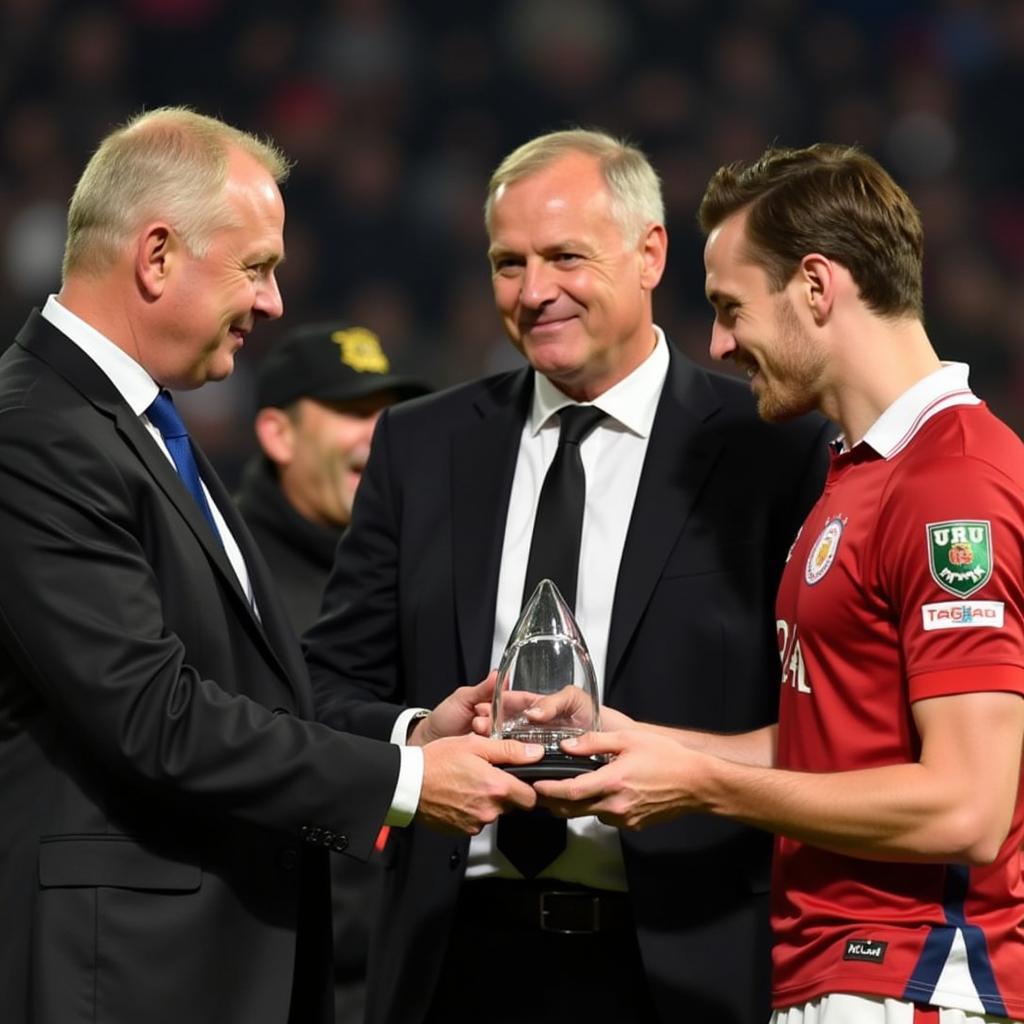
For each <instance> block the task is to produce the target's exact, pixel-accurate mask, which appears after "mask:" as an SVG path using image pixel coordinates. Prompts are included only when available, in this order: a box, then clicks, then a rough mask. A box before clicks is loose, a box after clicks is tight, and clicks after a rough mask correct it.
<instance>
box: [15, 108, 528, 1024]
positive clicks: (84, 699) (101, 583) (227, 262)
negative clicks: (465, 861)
mask: <svg viewBox="0 0 1024 1024" xmlns="http://www.w3.org/2000/svg"><path fill="white" fill-rule="evenodd" d="M286 170H287V163H286V162H285V160H284V159H283V157H282V156H281V155H280V154H279V153H278V152H277V151H276V150H275V149H274V148H273V147H271V146H269V145H268V144H265V143H263V142H261V141H260V140H257V139H255V138H253V137H251V136H249V135H246V134H244V133H242V132H240V131H238V130H236V129H234V128H231V127H230V126H228V125H226V124H224V123H223V122H220V121H217V120H215V119H212V118H208V117H203V116H202V115H199V114H195V113H193V112H191V111H188V110H183V109H165V110H157V111H153V112H151V113H149V114H145V115H142V116H141V117H139V118H136V119H134V120H133V121H132V122H130V123H129V124H128V125H126V126H124V127H123V128H120V129H118V130H117V131H115V132H113V133H112V134H111V135H110V136H108V137H107V139H105V140H104V142H103V144H102V145H101V146H100V148H99V149H98V150H97V152H96V153H95V154H94V156H93V158H92V159H91V160H90V162H89V164H88V166H87V167H86V169H85V172H84V173H83V175H82V177H81V179H80V181H79V183H78V187H77V188H76V191H75V195H74V197H73V199H72V202H71V209H70V215H69V234H68V243H67V250H66V254H65V265H64V281H63V287H62V289H61V292H60V294H59V295H57V296H51V297H50V299H49V300H48V301H47V303H46V305H45V307H44V308H43V310H42V312H39V311H34V312H33V313H32V315H31V317H30V318H29V320H28V323H27V324H26V325H25V327H24V328H23V330H22V331H21V333H20V334H19V335H18V338H17V341H16V343H15V344H14V345H13V346H11V348H10V349H9V350H8V351H7V352H6V353H5V354H4V356H3V358H2V359H0V451H2V452H3V456H2V458H0V563H2V565H3V571H2V572H0V907H2V908H3V940H2V941H0V994H2V998H3V1014H2V1015H3V1019H4V1021H5V1022H10V1024H64V1022H67V1021H71V1020H90V1021H110V1022H117V1024H127V1022H129V1021H132V1022H135V1021H146V1022H147V1024H182V1022H183V1021H189V1022H190V1024H284V1022H285V1021H290V1022H292V1024H329V1022H330V1021H332V1019H333V1014H332V1012H331V988H330V914H329V910H330V902H329V895H328V891H327V859H326V858H327V854H328V852H329V851H333V852H336V853H339V854H345V855H351V856H354V857H357V858H361V859H364V860H365V859H366V858H367V856H368V855H369V853H370V850H371V849H372V847H373V844H374V840H375V839H376V837H377V834H378V832H379V830H380V827H381V825H382V824H384V823H385V822H390V823H391V824H394V825H401V824H404V823H407V822H408V821H409V820H410V818H411V817H412V815H413V814H414V813H417V814H418V815H419V816H420V818H421V820H423V821H425V822H428V823H431V824H434V825H441V826H444V827H447V828H453V827H454V828H455V829H462V830H464V831H467V832H473V831H476V830H478V829H479V827H480V825H481V824H482V823H483V822H485V821H488V820H490V819H492V818H493V817H494V816H495V815H496V814H497V812H498V810H500V809H501V807H503V806H505V804H506V803H507V802H511V803H513V804H519V805H527V806H529V805H532V803H533V802H534V800H535V797H534V793H533V790H532V789H531V788H530V787H528V786H527V785H526V784H525V783H520V782H518V781H513V782H512V783H511V784H510V783H509V782H508V780H509V776H508V775H507V774H506V773H505V772H502V771H500V770H499V769H497V768H495V767H493V766H492V765H491V764H490V763H489V761H488V758H490V759H499V760H500V759H504V758H505V757H507V756H509V755H511V756H512V757H520V756H526V754H525V753H524V750H523V748H522V747H521V746H519V745H515V744H511V743H508V744H495V743H491V742H489V741H480V738H479V737H474V738H473V740H474V743H473V744H472V745H471V744H466V743H465V742H462V741H460V740H456V741H455V742H454V743H453V742H452V741H448V740H446V741H443V742H441V743H438V744H434V745H433V746H432V747H431V749H430V750H428V751H424V752H422V753H420V752H418V751H415V750H412V749H411V748H406V749H404V750H400V749H399V748H398V747H397V746H395V745H391V744H386V743H376V742H370V741H368V740H366V739H364V738H361V737H350V736H343V735H340V734H338V733H336V732H334V731H333V730H331V729H330V728H328V727H327V726H324V725H319V724H317V723H314V722H312V721H309V719H310V718H311V717H312V711H313V701H312V693H311V691H310V687H309V680H308V677H307V676H306V674H305V670H304V666H303V662H302V658H301V652H300V650H299V647H298V643H297V641H296V639H295V638H294V634H293V633H292V632H291V631H290V629H289V627H288V623H287V619H286V617H285V613H284V610H283V608H282V607H281V605H280V603H279V601H278V599H277V595H276V594H275V589H274V585H273V582H272V580H271V578H270V575H269V573H268V571H267V569H266V566H265V564H264V562H263V560H262V558H261V557H260V555H259V553H258V552H257V550H256V546H255V544H254V543H253V541H252V538H251V537H250V535H249V532H248V531H247V530H246V528H245V526H244V524H243V522H242V520H241V518H240V517H239V516H238V514H237V513H236V512H235V511H234V510H233V508H232V504H231V500H230V498H229V496H228V495H227V493H226V492H225V490H224V488H223V486H222V485H221V484H220V482H219V481H218V479H217V476H216V474H215V473H214V472H213V470H212V468H211V467H210V465H209V464H208V463H207V462H206V460H205V459H204V458H203V455H202V452H201V451H199V450H198V448H196V447H195V446H194V445H192V444H191V442H190V441H189V438H188V435H187V432H186V431H185V428H184V425H183V424H182V422H181V419H180V417H179V416H178V414H177V412H176V411H175V409H174V404H173V401H172V400H171V398H170V395H169V393H168V392H167V391H166V390H165V388H167V387H171V388H194V387H198V386H200V385H201V384H203V383H205V382H206V381H208V380H218V379H220V378H223V377H225V376H227V374H228V373H230V372H231V370H232V367H233V363H234V356H235V353H236V352H237V351H238V349H239V348H241V346H242V344H243V342H244V340H245V338H246V336H247V335H248V334H249V332H250V331H251V330H252V328H253V327H254V325H255V324H256V323H257V322H258V321H260V320H262V319H265V318H269V317H276V316H279V315H280V314H281V311H282V304H281V297H280V294H279V292H278V288H277V283H276V280H275V276H274V273H275V268H276V267H277V264H278V262H279V261H280V259H281V257H282V255H283V239H282V229H283V225H284V206H283V203H282V199H281V194H280V192H279V191H278V186H277V182H278V181H280V180H281V179H282V178H283V177H284V175H285V172H286ZM475 695H476V691H468V692H467V693H466V694H463V695H461V696H459V695H456V697H455V699H454V700H453V701H452V702H449V704H448V705H447V712H451V713H452V715H453V717H454V718H455V719H456V720H460V718H461V715H462V709H463V708H464V706H465V705H466V703H467V701H471V700H472V699H473V697H474V696H475ZM410 755H411V756H410Z"/></svg>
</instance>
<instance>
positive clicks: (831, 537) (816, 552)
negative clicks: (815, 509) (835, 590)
mask: <svg viewBox="0 0 1024 1024" xmlns="http://www.w3.org/2000/svg"><path fill="white" fill-rule="evenodd" d="M845 524H846V520H845V519H843V517H842V516H833V517H832V518H831V519H830V520H829V521H828V522H827V523H826V524H825V529H824V530H822V531H821V533H819V534H818V539H817V540H816V541H815V542H814V543H813V544H812V545H811V553H810V554H809V555H808V556H807V564H806V565H805V566H804V579H805V580H806V581H807V583H808V585H809V586H812V587H813V586H814V584H815V583H817V582H818V581H819V580H820V579H821V578H822V577H823V576H824V575H825V573H827V572H828V571H829V569H831V568H832V563H833V562H834V561H835V560H836V552H838V551H839V541H840V540H842V537H843V526H845Z"/></svg>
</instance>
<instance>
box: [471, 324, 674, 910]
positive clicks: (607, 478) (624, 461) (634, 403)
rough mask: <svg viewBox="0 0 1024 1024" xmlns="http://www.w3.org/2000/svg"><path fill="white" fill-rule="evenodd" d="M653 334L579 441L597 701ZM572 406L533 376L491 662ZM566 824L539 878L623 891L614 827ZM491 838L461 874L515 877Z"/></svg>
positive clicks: (644, 422)
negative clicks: (564, 412) (563, 418)
mask: <svg viewBox="0 0 1024 1024" xmlns="http://www.w3.org/2000/svg"><path fill="white" fill-rule="evenodd" d="M655 333H656V336H657V340H656V344H655V347H654V350H653V351H652V352H651V354H650V355H649V356H648V357H647V359H646V360H645V361H644V362H643V363H641V365H640V366H638V367H637V368H636V369H635V370H634V371H633V372H632V373H631V374H630V375H629V376H628V377H626V378H624V379H623V380H621V381H619V383H618V384H616V385H615V386H614V387H612V388H610V389H609V390H608V391H606V392H604V394H602V395H599V396H598V397H597V398H596V399H595V400H594V402H593V403H591V404H593V405H595V406H597V407H598V408H599V409H600V410H601V411H602V412H604V413H606V414H607V418H606V419H604V420H602V421H601V422H600V423H598V425H597V426H596V427H595V428H594V430H593V431H591V433H590V434H588V435H587V437H585V438H584V439H583V442H582V443H581V445H580V457H581V459H582V460H583V469H584V472H585V473H586V478H587V500H586V506H585V509H584V513H583V538H582V541H581V543H580V567H579V576H578V580H577V587H576V621H577V622H578V623H579V626H580V629H581V630H582V632H583V636H584V638H585V639H586V641H587V647H588V648H589V649H590V655H591V658H592V659H593V663H594V672H595V675H596V676H597V685H598V691H599V693H601V694H602V695H603V692H604V672H605V659H606V656H607V652H608V630H609V627H610V625H611V617H612V601H613V599H614V597H615V582H616V580H617V578H618V575H619V562H620V561H621V559H622V549H623V547H624V545H625V543H626V531H627V530H628V528H629V521H630V518H631V516H632V514H633V502H634V499H635V498H636V491H637V486H638V485H639V483H640V473H641V470H642V469H643V464H644V457H645V456H646V454H647V442H648V439H649V438H650V436H651V428H652V426H653V424H654V414H655V412H656V410H657V406H658V401H659V399H660V398H661V392H662V388H663V386H664V383H665V377H666V375H667V373H668V362H669V357H668V344H667V342H666V341H665V336H664V334H663V333H662V332H661V330H660V329H659V328H657V327H655ZM572 404H573V402H572V400H571V399H570V398H568V397H567V396H566V395H564V394H563V393H562V392H561V391H559V390H558V388H556V387H555V386H554V385H553V384H552V383H551V382H550V381H549V380H548V379H547V378H546V377H543V376H541V375H540V374H535V375H534V392H533V405H532V407H531V410H530V414H529V416H528V417H527V420H526V423H525V424H524V426H523V433H522V437H521V439H520V442H519V456H518V459H517V461H516V468H515V476H514V477H513V480H512V493H511V496H510V498H509V506H508V517H507V519H506V521H505V540H504V545H503V547H502V550H501V569H500V572H499V575H498V601H497V610H496V614H495V622H494V638H493V641H492V645H491V664H492V665H497V664H498V662H499V661H500V660H501V654H502V651H504V649H505V643H506V641H507V640H508V637H509V634H510V633H511V632H512V628H513V627H514V626H515V623H516V620H517V619H518V618H519V613H520V611H521V610H522V600H523V587H524V586H525V584H526V564H527V560H528V558H529V553H530V541H531V539H532V537H533V521H534V517H535V516H536V514H537V502H538V500H539V498H540V490H541V486H542V484H543V482H544V475H545V473H547V469H548V466H549V465H550V464H551V461H552V459H553V458H554V456H555V449H556V448H557V447H558V433H559V423H558V418H557V417H556V416H555V413H557V412H558V411H559V410H560V409H562V408H564V407H565V406H567V405H572ZM568 824H569V828H568V835H567V842H566V849H565V851H564V852H563V853H562V854H561V855H560V856H559V857H558V858H557V859H556V860H555V861H553V862H552V863H551V864H550V865H549V866H548V867H547V868H546V869H545V870H544V871H542V872H541V874H540V877H541V878H558V879H561V880H562V881H566V882H579V883H581V884H584V885H589V886H593V887H595V888H601V889H617V890H625V889H626V888H627V886H626V875H625V868H624V865H623V862H622V849H621V846H620V844H619V833H618V830H617V829H615V828H612V827H610V826H608V825H602V824H601V823H600V822H599V821H598V820H597V818H594V817H589V818H577V819H574V820H572V821H570V822H569V823H568ZM495 833H496V829H495V828H494V826H489V827H487V828H485V829H484V830H483V832H481V833H480V835H478V836H476V837H475V838H474V839H473V840H472V843H471V844H470V850H469V862H468V866H467V871H466V874H467V877H470V878H484V877H488V876H495V877H504V878H518V877H520V876H519V873H518V872H517V871H516V869H515V868H513V867H512V865H511V864H510V863H509V862H508V861H507V860H506V858H505V857H504V855H503V854H501V853H500V852H499V851H498V849H497V847H496V845H495Z"/></svg>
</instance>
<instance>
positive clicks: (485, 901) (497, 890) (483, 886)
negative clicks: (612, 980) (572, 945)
mask: <svg viewBox="0 0 1024 1024" xmlns="http://www.w3.org/2000/svg"><path fill="white" fill-rule="evenodd" d="M458 915H459V917H461V918H462V919H463V920H464V921H472V922H474V923H475V924H489V925H492V926H494V927H499V928H519V929H522V930H524V931H542V932H557V933H558V934H560V935H593V934H594V933H595V932H609V931H624V930H631V929H632V928H633V927H634V924H633V910H632V907H631V905H630V902H629V896H628V895H627V894H626V893H624V892H612V891H610V890H607V889H590V888H588V887H587V886H584V885H574V884H572V883H571V882H559V881H555V880H550V881H543V882H538V881H529V882H528V881H521V882H520V881H511V880H506V879H496V878H481V879H476V880H474V879H468V880H467V881H465V882H464V883H463V885H462V891H461V893H460V894H459V906H458Z"/></svg>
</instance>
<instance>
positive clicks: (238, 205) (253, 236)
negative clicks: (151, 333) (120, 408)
mask: <svg viewBox="0 0 1024 1024" xmlns="http://www.w3.org/2000/svg"><path fill="white" fill-rule="evenodd" d="M224 192H225V205H226V208H227V210H228V213H229V216H230V224H229V225H228V226H222V227H219V228H215V229H214V230H213V232H212V234H211V236H210V240H209V245H208V247H207V250H206V252H205V253H204V254H203V255H201V256H195V255H192V254H191V253H189V252H188V250H187V248H186V247H185V246H184V245H183V243H182V242H181V240H180V239H177V238H175V239H174V241H173V245H172V246H171V247H170V250H169V251H170V252H171V253H172V254H173V265H172V268H171V272H170V273H169V274H168V278H167V286H166V288H165V290H164V293H163V294H162V295H161V297H160V300H159V305H160V310H159V314H158V315H159V323H160V329H159V334H158V337H159V342H158V345H159V349H157V348H156V346H153V347H152V348H151V352H150V358H149V359H148V360H147V361H146V362H147V364H148V366H149V367H151V371H150V372H151V373H152V374H153V377H154V378H155V379H156V380H157V381H158V382H159V383H161V384H163V385H165V386H170V387H178V388H195V387H199V386H200V385H201V384H204V383H205V382H206V381H209V380H222V379H223V378H224V377H227V376H228V374H230V373H231V371H232V370H233V369H234V357H235V353H236V352H237V351H238V350H239V349H240V348H241V347H242V344H243V343H244V341H245V338H246V335H248V333H249V332H250V331H251V330H252V329H253V327H254V325H255V324H256V321H257V320H259V319H262V318H267V319H274V318H276V317H279V316H280V315H281V314H282V312H283V311H284V307H283V304H282V301H281V294H280V292H279V291H278V287H277V280H276V278H275V269H276V267H277V265H278V264H279V263H280V261H281V259H282V258H283V255H284V238H283V232H284V203H283V201H282V199H281V193H280V191H279V190H278V187H277V184H276V183H275V181H274V179H273V177H272V176H271V174H270V173H269V172H268V171H267V170H266V169H265V168H264V167H263V166H262V165H261V164H260V163H259V162H258V161H256V160H255V159H254V158H252V157H251V156H249V155H247V154H245V153H242V152H240V151H238V150H234V151H232V153H231V156H230V159H229V164H228V177H227V181H226V182H225V185H224ZM143 344H144V342H143Z"/></svg>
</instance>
